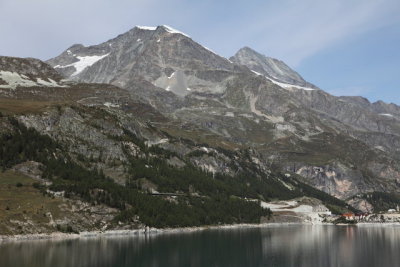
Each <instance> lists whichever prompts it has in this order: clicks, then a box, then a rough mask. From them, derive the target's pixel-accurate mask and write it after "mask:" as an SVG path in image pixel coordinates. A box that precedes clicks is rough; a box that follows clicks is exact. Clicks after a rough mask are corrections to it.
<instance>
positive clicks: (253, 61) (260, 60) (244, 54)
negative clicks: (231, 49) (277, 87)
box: [230, 47, 317, 89]
mask: <svg viewBox="0 0 400 267" xmlns="http://www.w3.org/2000/svg"><path fill="white" fill-rule="evenodd" d="M230 60H231V61H232V62H234V63H236V64H239V65H243V66H246V67H248V68H249V69H251V70H253V71H255V72H257V73H260V74H262V75H265V76H267V77H268V78H270V79H273V80H275V81H277V82H281V83H286V84H290V85H298V86H303V87H309V88H314V89H317V87H316V86H315V85H313V84H311V83H309V82H307V81H305V80H304V79H303V77H301V76H300V74H298V73H297V72H296V71H294V70H292V69H291V68H290V67H289V66H288V65H286V64H285V63H284V62H283V61H281V60H278V59H275V58H271V57H267V56H264V55H261V54H260V53H258V52H256V51H254V50H253V49H251V48H249V47H243V48H241V49H240V50H239V51H238V52H237V53H236V54H235V55H234V56H233V57H231V58H230Z"/></svg>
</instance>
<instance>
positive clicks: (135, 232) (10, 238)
mask: <svg viewBox="0 0 400 267" xmlns="http://www.w3.org/2000/svg"><path fill="white" fill-rule="evenodd" d="M299 225H308V226H325V225H327V226H339V227H340V226H356V227H388V226H399V227H400V223H399V222H397V223H396V222H395V223H376V222H375V223H374V222H370V223H369V222H364V223H358V224H354V225H347V224H343V225H341V224H339V225H335V224H331V223H321V224H312V223H305V222H303V223H261V224H229V225H209V226H196V227H178V228H150V227H146V228H139V229H131V230H106V231H86V232H80V233H79V234H74V233H62V232H52V233H45V234H22V235H0V245H1V244H2V243H6V242H14V241H21V242H23V241H40V240H54V241H62V240H71V239H85V238H101V237H121V236H124V237H134V236H148V235H160V234H181V233H193V232H201V231H205V230H229V229H250V228H267V227H280V226H299Z"/></svg>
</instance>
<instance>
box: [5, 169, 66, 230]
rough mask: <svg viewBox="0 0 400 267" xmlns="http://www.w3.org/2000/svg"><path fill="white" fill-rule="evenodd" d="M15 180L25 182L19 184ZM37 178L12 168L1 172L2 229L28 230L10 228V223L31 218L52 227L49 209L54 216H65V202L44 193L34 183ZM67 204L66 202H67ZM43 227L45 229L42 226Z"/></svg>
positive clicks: (46, 227)
mask: <svg viewBox="0 0 400 267" xmlns="http://www.w3.org/2000/svg"><path fill="white" fill-rule="evenodd" d="M16 184H23V186H22V187H17V186H16ZM33 184H34V180H33V179H32V178H29V177H27V176H24V175H21V174H19V173H16V172H14V171H11V170H7V171H5V172H0V233H1V234H11V233H26V232H25V231H26V230H27V229H26V228H23V227H22V228H19V229H16V231H15V232H13V231H11V230H10V228H9V226H11V227H12V226H14V227H16V226H17V225H15V224H11V223H10V221H11V220H13V221H25V220H26V218H27V217H26V216H28V217H29V220H31V221H33V222H35V223H36V224H38V225H40V226H42V227H43V228H45V229H49V230H51V229H50V228H51V227H50V226H49V225H48V223H49V218H48V217H47V216H46V213H48V212H50V213H51V214H52V216H53V217H54V218H59V217H61V215H62V216H65V212H61V211H60V208H59V206H60V205H62V204H64V203H63V201H62V200H60V199H57V198H51V197H49V196H45V195H43V194H42V193H41V192H40V191H39V190H38V189H37V188H35V187H34V186H33ZM64 205H65V204H64ZM43 228H42V229H43Z"/></svg>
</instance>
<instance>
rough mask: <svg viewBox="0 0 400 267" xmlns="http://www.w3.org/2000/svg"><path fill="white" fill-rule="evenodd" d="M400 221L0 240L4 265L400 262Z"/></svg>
mask: <svg viewBox="0 0 400 267" xmlns="http://www.w3.org/2000/svg"><path fill="white" fill-rule="evenodd" d="M399 249H400V227H346V226H343V227H335V226H279V227H269V228H262V229H239V230H210V231H204V232H196V233H185V234H168V235H147V236H144V235H142V236H135V237H107V238H105V237H103V238H88V239H81V240H67V241H35V242H15V243H6V244H2V245H0V266H2V267H8V266H21V267H23V266H33V267H35V266H100V267H101V266H116V267H119V266H307V267H309V266H352V267H353V266H363V267H364V266H380V267H384V266H400V255H399V254H398V252H399V251H400V250H399Z"/></svg>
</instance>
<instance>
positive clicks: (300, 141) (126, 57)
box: [48, 26, 400, 201]
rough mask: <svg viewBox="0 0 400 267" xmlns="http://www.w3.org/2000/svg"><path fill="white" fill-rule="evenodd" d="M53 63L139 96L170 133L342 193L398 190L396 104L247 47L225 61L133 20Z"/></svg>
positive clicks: (172, 33) (167, 30) (344, 195)
mask: <svg viewBox="0 0 400 267" xmlns="http://www.w3.org/2000/svg"><path fill="white" fill-rule="evenodd" d="M68 51H70V52H68ZM96 51H101V52H98V53H97V54H95V55H96V56H98V57H102V56H104V55H107V56H105V57H104V58H101V59H99V60H98V61H97V62H96V63H94V64H93V65H91V66H87V68H85V69H84V70H83V71H82V72H81V73H79V74H77V75H71V74H68V73H65V72H64V71H65V69H66V67H65V66H69V64H71V63H70V62H72V61H74V60H77V58H78V57H79V58H81V57H88V56H90V55H94V53H95V52H96ZM48 63H49V64H51V65H53V66H54V67H55V68H56V69H57V70H59V71H60V73H64V75H66V77H67V78H69V79H73V80H81V81H85V82H109V83H112V84H114V85H117V86H121V87H122V88H124V89H126V90H128V91H129V92H131V93H132V94H135V95H138V97H139V98H140V99H141V101H143V102H145V103H147V104H149V105H151V106H152V107H153V108H154V109H156V110H158V111H159V112H161V113H163V114H164V115H165V116H166V117H168V118H170V119H174V120H175V121H176V123H177V124H175V125H174V127H172V128H171V126H170V125H165V124H164V125H163V124H158V125H157V126H158V127H160V128H162V129H163V130H164V131H167V132H173V133H175V134H178V135H181V136H185V137H190V138H191V139H193V138H194V139H195V140H196V141H197V142H205V143H209V144H212V145H217V146H223V147H224V148H228V149H241V148H244V147H250V148H251V149H253V150H254V151H255V152H254V153H256V154H257V155H259V156H261V158H262V160H261V159H258V160H259V165H260V167H261V168H263V169H267V166H271V164H273V165H275V164H276V165H278V168H279V169H280V170H282V171H290V172H291V173H295V174H297V175H300V176H302V177H303V178H304V179H305V181H306V182H307V183H309V184H310V185H312V186H315V187H316V188H318V189H321V190H323V191H325V192H327V193H329V194H332V195H334V196H336V197H339V198H341V199H346V200H348V201H350V200H351V199H352V198H353V197H355V196H361V197H363V194H366V193H369V192H373V191H384V192H396V190H397V188H398V182H399V181H400V180H399V179H400V172H399V170H400V167H399V164H398V163H397V161H396V159H398V157H399V150H398V145H397V144H400V143H399V141H400V140H399V126H400V124H399V121H398V119H397V117H396V116H397V114H396V110H397V106H393V105H388V104H385V103H383V102H382V103H381V104H380V105H379V104H371V103H369V102H368V101H365V100H363V99H359V98H349V97H335V96H332V95H330V94H328V93H326V92H324V91H323V90H320V89H318V88H317V87H316V86H314V85H313V84H311V83H309V82H307V81H305V80H304V79H303V78H302V77H301V76H300V75H299V74H298V73H296V72H295V71H293V70H292V69H291V68H290V67H288V66H287V65H286V64H285V63H283V62H282V61H279V60H276V59H272V58H268V57H266V56H263V55H261V54H259V53H257V52H255V51H254V50H252V49H250V48H242V49H240V50H239V51H238V53H236V55H235V56H233V57H232V58H230V60H227V59H225V58H223V57H221V56H218V55H216V54H215V53H213V52H212V51H210V50H209V49H207V48H205V47H203V46H201V45H200V44H198V43H196V42H195V41H193V40H192V39H191V38H190V37H189V36H188V35H186V34H183V33H181V32H179V31H177V30H173V29H171V28H170V27H168V26H158V27H135V28H133V29H132V30H130V31H128V32H127V33H125V34H122V35H120V36H118V37H116V38H114V39H111V40H109V41H107V42H105V43H102V44H100V45H96V46H90V47H83V46H82V45H79V46H76V45H75V46H73V47H72V48H70V49H68V50H67V51H66V52H64V53H63V54H61V55H60V56H58V57H56V58H54V59H51V60H49V61H48ZM69 68H70V67H69ZM71 73H72V72H71ZM378 106H379V108H378ZM389 112H391V113H389ZM392 113H393V114H392ZM188 124H189V125H191V126H190V127H188V126H187V125H188ZM176 125H180V126H178V128H175V127H176ZM199 131H200V132H202V133H203V135H201V134H199ZM204 132H209V134H208V137H207V138H204ZM215 139H216V140H215ZM393 144H396V145H393ZM277 159H278V160H277ZM317 170H318V171H317ZM357 198H358V197H357ZM357 201H358V200H357Z"/></svg>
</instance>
